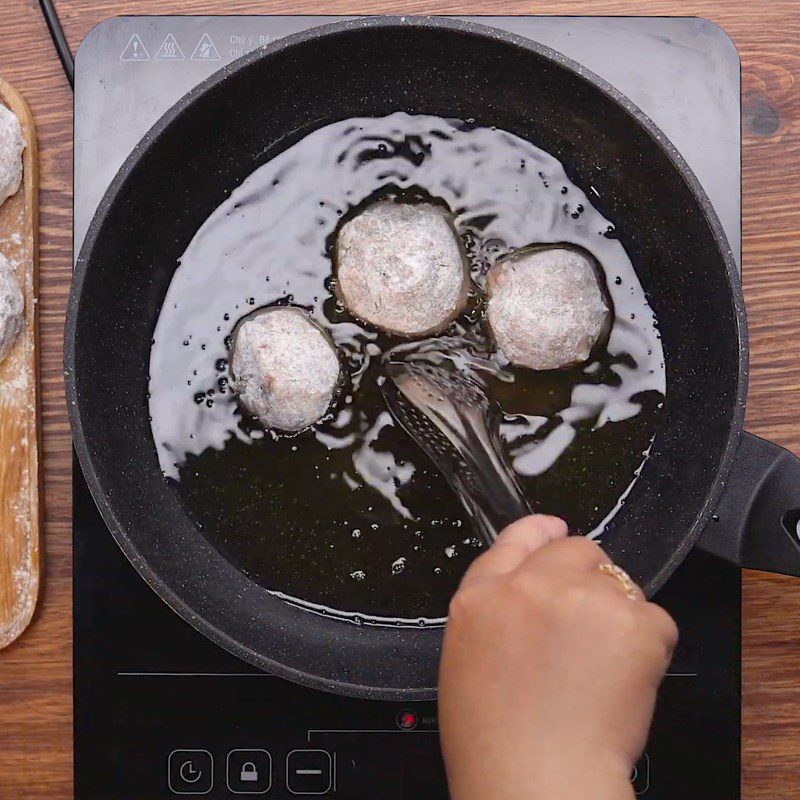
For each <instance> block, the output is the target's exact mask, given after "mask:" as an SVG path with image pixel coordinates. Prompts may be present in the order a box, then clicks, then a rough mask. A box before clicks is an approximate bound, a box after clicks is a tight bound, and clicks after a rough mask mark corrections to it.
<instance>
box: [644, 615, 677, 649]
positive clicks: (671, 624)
mask: <svg viewBox="0 0 800 800" xmlns="http://www.w3.org/2000/svg"><path fill="white" fill-rule="evenodd" d="M642 613H643V614H645V616H646V619H647V622H648V625H649V626H650V627H651V628H652V629H653V630H654V631H655V633H656V635H657V636H658V637H659V639H661V641H662V642H663V643H664V647H665V648H666V651H667V660H669V659H670V658H671V657H672V652H673V651H674V650H675V647H676V646H677V644H678V626H677V625H676V624H675V620H674V619H672V617H671V616H670V615H669V614H668V613H667V612H666V611H664V609H663V608H661V606H657V605H656V604H655V603H645V604H643V606H642Z"/></svg>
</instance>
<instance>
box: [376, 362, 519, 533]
mask: <svg viewBox="0 0 800 800" xmlns="http://www.w3.org/2000/svg"><path fill="white" fill-rule="evenodd" d="M381 391H382V392H383V396H384V398H385V400H386V403H387V405H388V406H389V410H390V411H391V413H392V416H393V417H394V419H395V420H396V421H397V422H398V423H399V425H400V426H401V427H402V428H403V429H404V430H405V431H406V432H407V433H408V434H409V435H410V436H411V438H412V439H414V441H415V442H416V443H417V444H418V445H419V446H420V447H421V448H422V449H423V450H424V451H425V453H427V455H428V456H429V457H430V459H431V460H432V461H433V463H434V464H435V465H436V466H437V468H438V469H439V470H440V471H441V473H442V474H443V475H444V476H445V478H446V479H447V481H448V483H449V484H450V486H451V487H452V488H453V490H454V491H455V493H456V494H457V495H458V498H459V499H460V500H461V502H462V503H463V505H464V508H466V510H467V512H468V513H469V515H470V516H471V517H472V519H473V521H474V523H475V525H476V527H477V529H478V531H479V532H480V534H481V535H482V536H483V538H484V540H485V541H486V543H487V544H489V545H491V544H492V543H493V542H494V540H495V539H496V538H497V535H498V533H500V531H501V530H502V529H503V528H505V527H506V526H507V525H509V524H510V523H512V522H514V521H516V520H518V519H520V518H521V517H524V516H526V515H527V514H530V513H531V509H530V506H529V505H528V501H527V500H526V499H525V496H524V495H523V493H522V489H521V488H520V486H519V483H518V482H517V479H516V477H515V475H514V471H513V469H512V468H511V466H510V464H509V463H508V461H507V459H506V457H505V455H504V452H503V447H502V442H501V440H500V409H499V407H498V406H497V405H496V404H495V403H492V402H490V401H489V399H488V398H487V397H486V394H485V392H484V391H483V387H482V386H480V384H479V383H478V382H477V381H476V380H473V379H471V378H470V377H468V376H466V375H464V374H463V373H462V372H461V371H459V370H457V369H456V368H455V367H453V368H449V367H447V366H440V365H436V364H432V363H429V362H421V361H389V362H388V363H387V364H386V377H385V378H384V380H383V381H382V382H381Z"/></svg>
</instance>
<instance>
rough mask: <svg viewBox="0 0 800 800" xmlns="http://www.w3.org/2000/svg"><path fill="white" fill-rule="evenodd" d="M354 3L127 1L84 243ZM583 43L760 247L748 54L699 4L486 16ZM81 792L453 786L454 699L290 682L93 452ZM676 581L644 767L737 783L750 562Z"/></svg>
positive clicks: (657, 780) (88, 177)
mask: <svg viewBox="0 0 800 800" xmlns="http://www.w3.org/2000/svg"><path fill="white" fill-rule="evenodd" d="M338 19H342V18H340V17H300V16H259V17H230V16H220V17H174V16H163V17H119V18H114V19H111V20H108V21H106V22H104V23H102V24H101V25H99V26H97V27H96V28H94V29H93V30H92V31H91V32H90V33H89V35H88V36H87V38H86V40H85V41H84V43H83V44H82V46H81V48H80V50H79V52H78V55H77V58H76V84H75V214H74V245H75V253H76V254H77V252H78V251H79V249H80V246H81V243H82V241H83V238H84V235H85V233H86V230H87V227H88V225H89V222H90V221H91V218H92V216H93V214H94V213H95V210H96V209H97V206H98V203H99V202H100V199H101V198H102V195H103V193H104V191H105V189H106V188H107V186H108V184H109V183H110V182H111V180H112V178H113V177H114V174H115V173H116V171H117V170H118V168H119V167H120V166H121V164H122V162H123V161H124V160H125V158H126V157H127V155H128V154H129V153H130V151H131V150H132V149H133V147H134V146H135V145H136V143H137V142H138V141H139V139H140V138H141V137H142V136H143V135H144V133H145V132H146V131H147V130H148V128H149V127H150V126H151V125H152V124H153V123H154V122H155V121H156V120H157V119H158V118H159V117H160V116H161V115H162V114H163V113H164V112H165V111H166V110H167V109H168V108H169V107H170V106H171V105H172V104H173V103H174V102H175V101H176V100H178V99H179V98H180V97H181V96H182V95H183V94H184V93H186V92H187V91H189V90H190V89H191V88H192V87H194V86H196V85H197V84H198V83H200V82H201V81H202V80H203V79H205V78H206V77H208V76H209V75H210V74H212V73H213V72H215V71H216V70H217V69H219V68H221V67H222V66H224V65H225V64H227V63H229V62H230V61H232V60H234V59H236V58H238V57H239V56H241V55H243V54H245V53H246V52H249V51H250V50H253V49H254V48H257V47H260V46H262V45H264V44H267V43H269V42H272V41H274V40H275V39H278V38H280V37H282V36H286V35H288V34H291V33H295V32H298V31H301V30H303V29H306V28H309V27H312V26H315V25H321V24H325V23H328V22H333V21H336V20H338ZM470 19H473V20H475V21H477V22H482V23H484V24H487V25H493V26H496V27H499V28H504V29H506V30H509V31H512V32H514V33H517V34H519V35H521V36H526V37H528V38H530V39H533V40H536V41H538V42H541V43H542V44H545V45H548V46H550V47H552V48H554V49H556V50H559V51H561V52H562V53H564V54H566V55H568V56H570V57H572V58H573V59H575V60H576V61H578V62H580V63H582V64H583V65H585V66H586V67H588V68H589V69H591V70H592V71H594V72H595V73H597V74H599V75H600V76H601V77H603V78H605V79H606V80H608V81H609V82H610V83H612V84H614V85H615V86H616V87H617V88H618V89H620V90H621V91H622V92H623V93H624V94H626V95H627V96H628V97H630V98H631V100H633V101H634V102H635V103H636V104H637V105H639V106H640V107H641V108H642V109H643V110H644V111H645V112H646V113H647V114H648V115H649V116H650V117H651V118H652V119H653V120H654V121H655V122H656V124H657V125H659V126H660V128H661V129H662V130H663V131H664V132H665V134H666V135H667V136H668V137H669V138H670V139H671V140H672V142H673V143H674V144H675V145H676V147H677V148H678V150H679V151H680V152H681V153H682V154H683V156H684V157H685V158H686V160H687V162H688V163H689V165H690V166H691V167H692V169H693V170H694V171H695V173H696V174H697V176H698V178H699V179H700V182H701V183H702V184H703V186H704V188H705V190H706V192H707V193H708V195H709V197H710V199H711V201H712V203H713V205H714V207H715V209H716V211H717V213H718V215H719V217H720V219H721V221H722V224H723V227H724V229H725V232H726V234H727V236H728V240H729V242H730V244H731V247H732V249H733V252H734V254H735V255H736V257H737V260H738V262H739V263H740V264H741V256H740V251H741V236H740V218H741V194H740V175H741V165H740V145H741V140H740V105H739V96H740V68H739V59H738V54H737V52H736V49H735V47H734V46H733V43H732V42H731V41H730V39H729V38H728V37H727V36H726V35H725V33H724V32H723V31H721V30H720V29H719V28H718V27H716V26H715V25H714V24H713V23H711V22H708V21H706V20H701V19H691V18H676V19H667V18H602V17H596V18H580V17H471V18H470ZM73 518H74V547H75V559H74V673H75V674H74V678H75V680H74V686H75V797H76V798H77V800H105V799H106V798H108V799H109V800H111V798H113V799H114V800H144V799H145V798H146V799H147V800H159V799H160V798H170V797H174V796H178V795H184V796H190V797H191V796H194V797H199V796H205V797H209V798H229V797H234V796H236V795H246V794H250V795H266V796H268V797H274V798H289V797H294V796H297V795H317V796H331V797H339V798H346V799H348V800H367V798H369V799H370V800H372V798H375V797H376V796H380V797H382V798H383V799H384V800H395V799H396V800H400V798H415V800H417V799H418V800H439V799H440V798H441V799H444V798H447V796H448V795H447V787H446V781H445V776H444V770H443V765H442V760H441V755H440V751H439V745H438V735H437V734H438V730H437V728H438V724H437V713H436V705H435V703H433V702H422V703H414V704H410V705H409V704H404V703H395V702H384V701H374V700H363V699H352V698H345V697H339V696H336V695H332V694H326V693H323V692H319V691H316V690H312V689H308V688H304V687H301V686H297V685H294V684H291V683H288V682H286V681H284V680H282V679H279V678H277V677H275V676H272V675H269V674H266V673H263V672H259V671H258V670H256V669H254V668H252V667H250V666H249V665H247V664H245V663H243V662H241V661H239V660H238V659H237V658H235V657H234V656H232V655H230V654H228V653H227V652H225V651H223V650H221V649H220V648H218V647H217V646H215V645H214V644H212V643H211V642H210V641H208V640H207V639H205V638H204V637H203V636H202V635H201V634H199V633H197V632H196V631H195V630H194V629H193V628H191V627H190V626H189V625H188V624H187V623H185V622H184V621H183V620H181V619H180V618H179V617H178V616H176V615H175V614H174V613H173V612H172V611H171V610H170V609H169V608H168V607H167V606H166V605H165V604H164V603H162V601H161V600H159V599H158V598H157V597H156V595H155V594H154V593H153V592H152V591H151V590H150V589H149V588H148V587H147V586H146V584H145V583H144V581H143V580H142V579H141V578H140V577H139V576H138V575H137V573H136V572H135V570H134V569H133V567H132V566H131V565H130V564H129V562H128V561H127V560H126V558H125V557H124V556H123V554H122V552H121V551H120V550H119V549H118V547H117V546H116V544H115V543H114V541H113V539H112V537H111V535H110V533H109V532H108V529H107V528H106V527H105V525H104V523H103V521H102V519H101V518H100V515H99V513H98V511H97V509H96V508H95V505H94V503H93V501H92V498H91V496H90V494H89V491H88V489H87V487H86V484H85V482H84V480H83V476H82V474H81V472H80V468H79V467H78V466H77V464H76V466H75V470H74V510H73ZM658 601H659V602H660V603H662V604H663V605H664V606H666V608H668V609H669V611H670V612H671V613H672V614H673V616H674V617H675V618H676V619H677V621H678V624H679V626H680V628H681V632H682V638H681V643H680V646H679V649H678V652H677V654H676V657H675V661H674V663H673V665H672V667H671V669H670V674H669V676H668V677H667V679H666V681H665V684H664V687H663V690H662V692H661V696H660V700H659V704H658V708H657V711H656V717H655V721H654V725H653V730H652V734H651V737H650V741H649V743H648V747H647V751H646V753H645V755H644V756H643V758H642V759H641V761H640V762H639V764H638V766H637V768H636V771H635V773H634V775H633V776H632V778H633V784H634V788H635V790H636V792H637V794H638V795H640V796H642V797H645V798H647V799H648V800H667V798H669V800H674V798H676V797H680V798H682V800H692V798H703V800H732V799H733V798H736V797H739V784H740V706H741V694H740V682H741V681H740V673H741V663H740V662H741V659H740V650H741V642H740V639H741V633H740V629H741V581H740V574H739V570H738V568H736V567H733V566H731V565H729V564H727V563H724V562H722V561H719V560H717V559H715V558H713V557H712V556H709V555H706V554H704V553H702V552H701V551H699V550H697V551H695V552H694V553H692V554H691V555H690V556H689V558H688V559H687V560H686V562H685V563H684V564H683V566H682V567H681V568H680V569H679V570H678V572H677V573H676V574H675V576H674V577H673V578H672V579H671V580H670V581H669V582H668V584H667V586H666V587H665V588H664V589H663V590H662V591H661V592H660V594H659V596H658Z"/></svg>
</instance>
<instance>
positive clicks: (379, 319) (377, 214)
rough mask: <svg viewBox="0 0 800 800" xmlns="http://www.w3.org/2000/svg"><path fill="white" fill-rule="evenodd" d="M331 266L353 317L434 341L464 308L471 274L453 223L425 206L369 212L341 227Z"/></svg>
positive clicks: (379, 207) (385, 206)
mask: <svg viewBox="0 0 800 800" xmlns="http://www.w3.org/2000/svg"><path fill="white" fill-rule="evenodd" d="M336 266H337V278H338V287H337V292H338V294H339V297H340V298H341V300H342V301H343V302H344V304H345V305H346V306H347V308H348V309H349V310H350V312H351V313H352V314H353V315H354V316H356V317H358V318H359V319H362V320H364V321H365V322H369V323H372V324H373V325H376V326H377V327H379V328H382V329H383V330H385V331H389V332H390V333H396V334H400V335H403V336H411V337H416V336H425V335H428V334H432V333H438V332H440V331H442V330H444V329H445V328H446V327H447V326H448V325H449V324H450V323H451V322H452V321H453V320H454V319H455V318H456V317H457V316H458V315H459V314H460V313H461V312H462V311H463V309H464V307H465V305H466V302H467V292H468V289H469V270H468V265H467V260H466V256H465V254H464V251H463V248H462V246H461V243H460V240H459V238H458V234H457V233H456V230H455V227H454V226H453V218H452V215H451V214H450V213H449V212H448V211H446V210H445V209H443V208H440V207H439V206H435V205H431V204H430V203H420V204H414V205H412V204H407V203H395V202H391V201H388V200H383V201H379V202H377V203H375V204H374V205H372V206H369V207H368V208H367V209H366V210H365V211H363V212H362V213H361V214H359V215H358V216H356V217H354V218H353V219H351V220H349V221H348V222H347V223H345V225H343V226H342V229H341V231H340V232H339V236H338V238H337V240H336Z"/></svg>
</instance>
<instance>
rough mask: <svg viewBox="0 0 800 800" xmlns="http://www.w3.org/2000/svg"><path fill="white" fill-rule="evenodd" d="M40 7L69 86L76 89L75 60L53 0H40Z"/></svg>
mask: <svg viewBox="0 0 800 800" xmlns="http://www.w3.org/2000/svg"><path fill="white" fill-rule="evenodd" d="M39 5H40V6H41V7H42V14H44V19H45V22H46V23H47V27H48V28H49V29H50V36H51V37H52V39H53V44H54V45H55V46H56V52H57V53H58V57H59V58H60V59H61V66H62V67H64V74H65V75H66V76H67V80H68V81H69V85H70V86H71V87H72V88H73V89H74V88H75V59H74V58H73V57H72V52H71V51H70V49H69V44H68V43H67V37H66V36H64V29H63V28H62V27H61V22H60V21H59V19H58V14H57V13H56V9H55V6H54V5H53V0H39Z"/></svg>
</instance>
